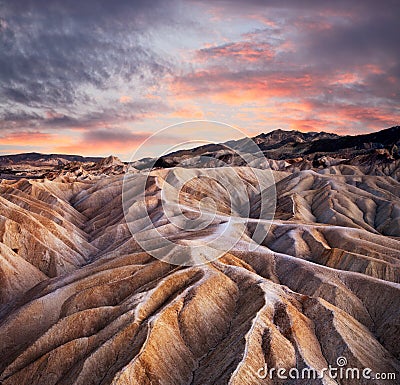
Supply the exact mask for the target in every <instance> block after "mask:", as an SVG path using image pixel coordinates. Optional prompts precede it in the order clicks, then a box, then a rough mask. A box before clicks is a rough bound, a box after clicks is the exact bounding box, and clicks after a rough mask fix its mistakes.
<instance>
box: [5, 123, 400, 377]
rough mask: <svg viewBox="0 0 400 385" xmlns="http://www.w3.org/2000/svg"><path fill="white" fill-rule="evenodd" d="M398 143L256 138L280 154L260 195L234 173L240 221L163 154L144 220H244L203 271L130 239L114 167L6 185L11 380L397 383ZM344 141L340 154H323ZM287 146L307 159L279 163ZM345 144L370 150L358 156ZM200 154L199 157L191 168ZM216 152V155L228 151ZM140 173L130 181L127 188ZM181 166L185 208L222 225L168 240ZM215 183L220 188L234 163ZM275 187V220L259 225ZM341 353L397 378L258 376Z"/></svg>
mask: <svg viewBox="0 0 400 385" xmlns="http://www.w3.org/2000/svg"><path fill="white" fill-rule="evenodd" d="M392 131H393V132H397V137H396V138H397V139H396V138H394V136H395V134H394V133H393V132H392ZM392 131H390V135H392V136H391V137H390V140H389V139H388V140H386V139H385V138H387V133H386V134H382V135H381V136H379V135H375V136H373V135H372V134H371V135H372V136H370V137H368V138H367V139H365V137H355V138H356V139H351V140H350V139H343V137H337V136H335V135H331V134H321V135H320V136H318V135H317V134H313V135H314V138H313V140H311V141H305V142H304V138H302V137H301V135H298V134H295V135H294V138H295V139H293V138H292V139H293V140H292V139H291V136H290V135H289V134H282V132H278V133H275V135H276V136H277V138H275V139H274V137H273V135H269V136H268V135H264V137H263V136H259V137H257V138H258V139H257V138H256V141H258V142H260V143H259V144H261V147H262V145H263V143H264V144H265V143H267V141H269V142H268V143H267V144H268V146H273V147H274V149H273V150H271V149H269V150H266V149H265V151H275V152H277V151H278V152H279V151H281V154H280V155H279V156H276V157H268V162H269V164H270V166H271V168H272V169H273V170H275V171H273V173H274V178H275V182H276V183H275V185H274V186H270V187H266V188H265V189H262V190H257V188H255V187H254V170H253V169H252V168H250V167H241V165H239V164H235V161H232V162H231V167H229V169H234V170H235V171H237V172H238V173H239V174H240V177H241V179H242V180H243V181H244V183H245V185H246V186H247V187H246V191H247V193H246V196H245V197H244V196H242V197H235V199H238V200H239V201H240V200H241V199H244V200H248V201H249V202H250V203H251V205H250V209H251V210H250V212H249V214H248V217H246V218H241V215H242V212H241V211H240V210H239V209H238V210H233V209H232V207H236V206H235V205H234V204H235V202H231V200H232V197H230V196H229V194H228V193H229V192H228V191H226V190H224V189H222V188H218V187H216V186H213V185H210V182H209V181H207V180H205V178H201V177H196V170H197V169H196V164H195V163H196V162H194V163H192V164H189V165H188V167H190V168H189V169H188V168H186V169H185V168H182V167H180V166H174V162H177V157H178V158H180V160H179V163H182V162H181V161H182V157H186V158H185V159H188V158H189V155H190V153H189V152H183V153H180V154H171V155H170V156H168V157H166V158H165V162H167V165H168V167H169V166H172V167H171V168H162V167H161V168H158V169H156V170H154V171H152V173H151V178H150V179H149V183H148V185H147V193H148V195H147V198H148V201H147V210H148V212H149V216H150V217H151V219H152V222H153V224H154V226H155V228H157V229H158V230H159V231H160V232H161V233H162V234H163V235H164V236H165V237H166V238H168V239H170V240H173V241H174V242H177V243H180V242H181V243H185V244H188V243H190V242H201V241H202V239H205V237H208V236H210V232H211V233H212V232H218V231H219V230H218V229H219V228H220V227H221V226H223V224H224V223H225V221H224V218H228V217H229V216H236V217H238V219H239V220H241V219H245V220H246V221H245V224H246V227H245V232H244V233H243V235H242V236H241V237H240V240H239V241H238V242H236V243H235V244H234V246H233V248H231V249H230V250H229V251H228V252H226V253H224V255H222V256H221V257H220V258H218V259H217V260H215V261H212V262H210V263H207V264H203V265H197V266H176V265H173V264H168V263H166V262H163V261H161V260H158V259H156V258H154V257H153V256H152V255H150V254H149V253H147V252H146V251H144V250H143V249H142V247H141V246H140V245H139V244H138V243H137V242H136V240H135V239H134V238H133V237H132V234H131V232H130V231H129V227H128V224H127V223H126V220H125V217H124V213H123V208H122V189H123V177H124V173H125V172H126V170H127V167H126V165H125V164H124V163H122V162H120V161H119V160H118V159H115V158H107V159H106V160H103V161H101V162H97V163H96V162H92V163H80V164H78V163H73V164H71V163H69V164H67V165H65V166H63V167H60V168H58V169H54V170H51V171H46V177H44V178H40V179H25V178H24V179H3V180H2V181H1V183H0V191H1V197H0V214H1V215H0V260H1V263H0V276H1V279H0V381H1V383H2V384H3V385H56V384H57V385H72V384H76V385H78V384H82V385H89V384H93V385H100V384H104V385H105V384H113V385H128V384H129V385H133V384H135V385H136V384H137V385H139V384H140V385H142V384H163V385H164V384H165V385H170V384H171V385H172V384H179V385H184V384H188V385H189V384H193V385H194V384H199V385H206V384H210V385H215V384H221V385H222V384H232V385H244V384H345V385H347V384H397V383H398V381H399V378H400V181H399V175H400V174H399V159H398V156H397V155H396V154H393V151H392V153H386V152H385V151H384V150H385V148H386V147H385V146H393V144H394V143H398V141H399V129H397V131H396V130H392ZM385 135H386V136H385ZM382 138H383V139H382ZM337 140H339V142H337V143H339V145H338V146H339V147H340V149H339V150H338V151H337V154H334V153H333V151H330V152H329V151H326V150H327V148H325V147H321V146H322V144H321V143H324V142H327V141H328V142H329V141H337ZM367 140H368V141H367ZM374 140H375V142H374ZM263 141H264V142H263ZM321 141H322V142H321ZM379 141H380V142H379ZM279 143H281V145H279ZM293 143H298V145H300V146H303V145H304V143H305V145H306V147H305V148H304V149H303V150H304V151H303V150H302V151H299V152H298V156H297V157H295V156H293V154H291V153H289V154H287V156H286V157H284V156H283V155H284V153H285V151H286V150H287V148H288V146H295V145H294V144H293ZM318 143H319V144H318ZM361 143H366V144H365V146H364V145H361ZM371 143H381V144H379V145H371ZM267 144H265V146H267ZM313 146H315V147H313ZM327 146H331V143H330V142H329V144H327ZM346 146H350V147H351V146H353V147H357V146H358V148H360V150H355V151H354V152H353V153H352V154H351V156H349V154H350V152H349V151H348V149H349V148H350V147H346ZM378 147H379V148H378ZM282 148H283V149H282ZM279 149H280V150H279ZM310 149H312V151H314V152H310V151H311V150H310ZM203 150H204V148H203V149H197V150H191V154H192V157H193V156H196V155H199V154H200V153H201V152H203V153H204V151H203ZM221 150H222V149H221V148H220V147H218V146H216V147H214V148H207V149H206V152H207V153H208V154H212V155H213V156H214V157H217V156H219V155H218V154H220V155H221V153H220V151H221ZM322 150H324V151H322ZM168 162H171V163H169V164H168ZM165 164H166V163H164V166H165ZM141 165H142V166H143V162H142V163H141ZM208 166H209V165H208ZM259 167H260V169H262V165H259ZM143 168H145V166H143ZM185 170H186V171H185ZM144 172H145V171H140V170H138V171H137V173H136V174H132V175H131V178H132V181H133V183H132V187H131V188H132V189H134V188H135V183H134V182H135V180H136V179H135V178H141V176H142V175H143V173H144ZM183 172H189V173H192V174H191V175H193V178H192V179H191V183H190V184H188V185H186V186H185V188H184V189H183V190H182V195H181V196H180V197H181V199H182V202H183V203H184V204H183V207H184V211H185V213H184V214H186V215H191V214H193V213H196V210H200V208H199V207H200V206H199V205H200V203H199V202H204V204H205V205H207V204H210V205H211V204H213V205H214V206H213V207H214V208H216V210H217V213H218V216H217V217H216V219H215V221H214V222H213V226H212V227H211V229H209V230H208V231H204V232H201V231H199V232H198V233H196V234H195V236H193V234H192V235H190V234H188V233H185V232H183V231H182V232H179V233H178V232H176V231H175V232H174V231H172V224H171V223H170V222H169V220H168V218H167V217H166V216H165V213H164V211H163V207H162V203H163V199H162V188H163V184H164V183H166V180H167V176H171V177H172V180H178V179H179V177H180V175H181V174H182V173H183ZM260 172H261V175H262V170H261V171H260ZM212 173H213V175H214V176H215V178H218V177H220V178H223V174H224V173H225V174H226V173H227V169H226V168H224V167H219V168H215V169H213V171H212ZM174 178H175V179H174ZM271 188H274V189H275V190H276V193H277V202H276V211H275V216H274V218H262V217H261V218H260V213H261V212H262V211H261V202H262V199H263V197H264V196H265V195H268V194H270V192H271V191H270V190H269V189H271ZM203 198H210V199H209V200H207V199H205V200H203ZM207 202H208V203H207ZM212 202H214V203H212ZM202 204H203V203H202ZM134 205H135V203H134V200H133V203H132V206H134ZM238 206H240V205H238ZM140 221H141V218H137V223H134V225H135V226H137V228H138V232H140V231H142V230H143V229H141V227H140V226H141V223H142V222H140ZM256 226H261V228H264V227H265V238H264V239H263V242H262V245H260V246H259V247H258V248H257V249H255V250H250V248H249V247H248V246H249V243H250V239H251V237H252V235H253V233H254V231H255V228H256ZM267 229H269V231H267ZM225 241H226V242H228V243H229V242H230V239H229V237H228V238H227V239H226V240H225ZM339 357H345V358H346V359H347V365H346V367H349V368H360V369H363V368H371V370H372V375H375V374H376V373H394V374H395V375H396V376H397V377H396V378H397V379H391V380H379V379H374V380H367V379H363V378H361V379H341V380H338V379H336V380H335V379H333V378H329V376H327V375H326V374H325V375H324V377H323V378H321V379H311V380H308V379H297V380H290V379H287V380H283V379H277V378H273V379H270V378H269V377H266V378H265V379H262V378H260V375H259V373H258V374H257V372H258V371H259V369H260V368H265V367H267V368H286V369H288V370H289V369H290V368H297V369H298V370H300V371H301V370H303V369H304V368H306V369H307V368H308V369H315V370H318V371H320V370H322V369H323V368H328V367H329V365H331V366H334V367H335V366H337V359H338V358H339Z"/></svg>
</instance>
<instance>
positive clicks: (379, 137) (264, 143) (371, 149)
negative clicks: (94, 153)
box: [135, 126, 400, 169]
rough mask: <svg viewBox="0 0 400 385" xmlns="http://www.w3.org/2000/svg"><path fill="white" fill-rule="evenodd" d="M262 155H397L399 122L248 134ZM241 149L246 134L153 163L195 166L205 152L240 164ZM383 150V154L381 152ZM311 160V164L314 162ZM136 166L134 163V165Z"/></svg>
mask: <svg viewBox="0 0 400 385" xmlns="http://www.w3.org/2000/svg"><path fill="white" fill-rule="evenodd" d="M252 140H253V141H254V142H255V143H256V144H257V145H258V147H259V148H260V150H261V151H262V152H263V154H264V156H265V157H266V158H268V159H271V160H276V161H280V160H288V161H290V160H293V159H300V158H301V160H304V161H308V162H314V163H315V164H318V162H319V160H320V159H323V158H325V157H326V156H329V157H330V158H335V159H348V160H349V159H350V160H352V159H354V158H355V157H357V156H366V155H373V154H375V155H376V153H377V152H378V153H379V154H380V155H382V156H388V157H393V158H396V159H397V158H399V157H400V153H399V148H400V126H396V127H391V128H388V129H385V130H382V131H378V132H374V133H371V134H365V135H354V136H350V135H347V136H340V135H337V134H333V133H326V132H299V131H284V130H280V129H279V130H275V131H271V132H268V133H262V134H260V135H257V136H255V137H253V138H252ZM237 150H240V152H241V153H246V151H248V152H251V151H254V148H253V147H252V146H251V147H249V141H248V139H247V138H244V139H239V140H231V141H228V142H225V143H221V144H209V145H205V146H200V147H196V148H194V149H190V150H181V151H176V152H173V153H171V154H168V155H165V156H163V157H161V158H159V159H158V160H157V162H156V163H155V167H160V168H168V167H174V166H177V165H181V164H182V163H184V162H186V163H187V162H188V161H189V160H190V162H191V165H192V166H198V164H197V163H195V160H194V158H196V157H200V156H203V157H204V156H207V157H208V158H216V159H218V160H223V161H224V162H226V163H229V164H232V163H234V164H235V165H240V161H241V160H240V157H238V156H237V154H235V151H237ZM385 154H386V155H385ZM150 163H151V161H150V160H148V161H147V162H145V161H141V162H138V168H141V169H143V168H146V166H147V164H150ZM315 164H314V166H315ZM135 167H136V165H135Z"/></svg>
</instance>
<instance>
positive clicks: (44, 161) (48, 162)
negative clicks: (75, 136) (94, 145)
mask: <svg viewBox="0 0 400 385" xmlns="http://www.w3.org/2000/svg"><path fill="white" fill-rule="evenodd" d="M101 159H103V158H100V157H84V156H81V155H66V154H40V153H37V152H28V153H24V154H15V155H1V156H0V167H8V166H13V165H16V164H29V165H31V166H56V165H60V166H61V165H63V164H66V163H69V162H82V163H87V162H98V161H100V160H101Z"/></svg>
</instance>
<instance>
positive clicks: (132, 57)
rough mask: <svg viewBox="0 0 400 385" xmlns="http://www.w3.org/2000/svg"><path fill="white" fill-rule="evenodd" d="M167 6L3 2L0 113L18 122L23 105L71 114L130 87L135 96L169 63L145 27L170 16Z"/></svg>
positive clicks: (114, 98) (102, 104)
mask: <svg viewBox="0 0 400 385" xmlns="http://www.w3.org/2000/svg"><path fill="white" fill-rule="evenodd" d="M170 6H171V7H172V6H173V3H171V4H170ZM168 9H169V8H168V7H166V6H165V4H163V3H162V2H161V1H155V2H152V3H151V6H150V4H149V3H148V2H145V1H122V0H116V1H113V2H112V3H110V2H108V1H102V0H100V1H94V0H89V1H85V2H75V1H68V0H67V1H52V2H51V4H49V3H48V2H45V1H41V0H39V1H28V0H21V1H18V2H15V1H5V2H2V3H1V11H2V12H1V15H2V17H1V18H0V20H1V23H0V26H1V27H0V30H1V31H0V32H1V33H0V52H1V54H0V97H1V98H2V100H4V101H5V102H4V103H2V105H1V107H0V115H4V114H5V113H7V112H10V111H11V112H12V113H13V114H14V115H15V117H16V119H15V121H19V122H21V121H22V118H23V117H24V116H23V115H21V117H18V116H17V115H18V114H19V113H20V110H21V109H30V110H31V111H34V112H35V114H36V115H43V114H45V113H46V111H49V110H50V111H51V110H55V111H57V112H58V113H62V114H63V115H65V116H66V117H67V116H69V115H70V116H72V118H76V116H77V115H83V114H84V113H85V112H86V113H92V114H93V110H97V111H99V112H100V113H101V112H102V111H103V110H104V109H108V107H109V105H110V104H111V103H113V102H115V104H117V102H118V98H119V97H118V94H119V95H120V94H121V92H124V91H126V90H132V89H134V90H135V102H139V101H140V99H141V95H144V94H145V93H146V92H147V91H148V89H149V87H152V86H155V85H157V84H158V82H159V80H160V79H161V78H162V77H163V76H165V75H166V74H167V73H169V72H170V71H171V63H170V62H169V59H168V58H166V57H165V56H164V57H162V56H160V55H159V54H158V52H157V51H156V50H154V49H153V48H152V43H151V38H150V37H149V35H148V30H149V29H151V26H153V25H154V24H156V25H157V26H160V24H162V23H164V22H165V23H168V22H170V17H169V14H170V12H169V10H168ZM124 94H125V93H124ZM148 106H149V105H148ZM149 107H150V106H149ZM115 108H116V109H117V107H115ZM121 111H126V109H125V110H124V109H123V108H121V109H120V110H119V112H120V113H121ZM34 120H37V119H34ZM47 123H48V122H47V121H46V124H47ZM53 123H55V125H56V126H57V125H58V124H57V123H62V124H63V123H67V122H66V120H65V119H64V121H57V119H55V120H54V122H53Z"/></svg>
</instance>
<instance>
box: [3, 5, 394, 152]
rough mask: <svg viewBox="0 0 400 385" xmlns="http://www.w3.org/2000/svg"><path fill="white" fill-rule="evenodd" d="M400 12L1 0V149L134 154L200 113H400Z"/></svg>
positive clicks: (356, 128)
mask: <svg viewBox="0 0 400 385" xmlns="http://www.w3.org/2000/svg"><path fill="white" fill-rule="evenodd" d="M399 19H400V1H397V0H396V1H391V0H380V1H375V0H359V1H358V0H352V1H348V0H327V1H321V0H304V1H301V0H270V1H267V0H265V1H263V0H246V1H239V0H231V1H227V0H212V1H211V0H202V1H200V0H198V1H197V0H186V1H178V0H171V1H166V0H164V1H160V0H152V1H147V0H130V1H128V0H113V1H107V0H85V1H79V2H78V1H75V0H53V1H49V0H5V1H4V0H0V154H10V153H21V152H31V151H36V152H43V153H71V154H81V155H91V156H107V155H110V154H114V155H117V156H119V157H121V158H122V159H127V158H130V156H131V154H132V153H133V152H134V151H135V150H136V149H137V148H138V146H140V145H141V143H143V141H144V140H146V138H148V137H149V136H150V135H152V134H153V133H155V132H157V131H158V130H160V129H162V128H164V127H166V126H169V125H173V124H176V123H180V122H182V121H188V120H213V121H219V122H223V123H226V124H230V125H233V126H234V127H238V128H240V129H241V130H242V131H243V132H245V133H246V134H247V135H250V136H254V135H257V134H259V133H261V132H269V131H271V130H274V129H278V128H280V129H284V130H290V129H295V130H299V131H328V132H335V133H338V134H351V135H355V134H360V133H366V132H372V131H377V130H380V129H383V128H387V127H391V126H394V125H399V124H400V123H399V122H400V103H399V101H400V48H399V36H400V23H399ZM189 127H191V128H190V129H189V128H188V129H187V130H186V131H185V130H180V131H181V132H180V134H179V135H178V136H176V135H175V136H173V135H168V131H167V130H164V131H163V133H162V134H159V135H158V136H157V140H159V141H160V144H162V143H164V142H165V143H166V142H168V143H178V142H180V141H185V140H189V139H190V138H191V137H193V134H194V133H193V132H192V131H193V130H195V128H194V127H195V126H193V125H190V126H189ZM208 135H209V139H210V141H221V140H228V139H231V138H224V133H223V132H222V131H221V132H218V130H214V131H213V132H210V133H209V134H208ZM155 151H157V150H156V148H155V147H154V148H153V149H149V156H152V155H157V154H155V153H152V152H155Z"/></svg>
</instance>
